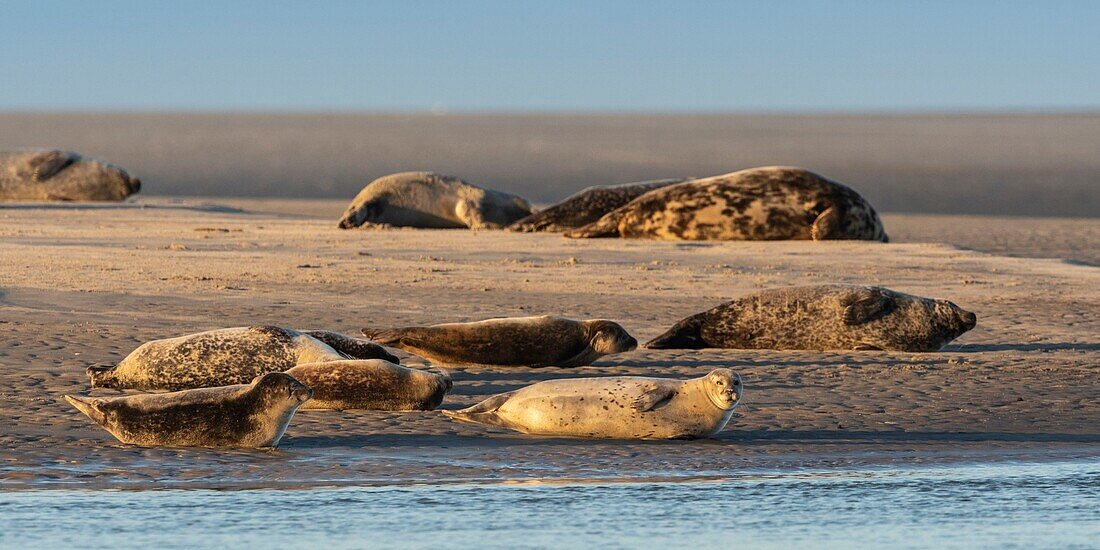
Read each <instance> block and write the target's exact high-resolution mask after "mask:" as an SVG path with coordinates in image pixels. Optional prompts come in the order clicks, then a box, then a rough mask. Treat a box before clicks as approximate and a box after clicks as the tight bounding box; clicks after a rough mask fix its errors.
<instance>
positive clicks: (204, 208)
mask: <svg viewBox="0 0 1100 550" xmlns="http://www.w3.org/2000/svg"><path fill="white" fill-rule="evenodd" d="M0 210H183V211H188V212H208V213H215V214H258V212H251V211H248V210H244V209H241V208H235V207H232V206H225V205H221V204H155V203H154V204H150V203H142V202H13V203H0Z"/></svg>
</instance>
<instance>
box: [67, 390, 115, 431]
mask: <svg viewBox="0 0 1100 550" xmlns="http://www.w3.org/2000/svg"><path fill="white" fill-rule="evenodd" d="M65 401H68V402H69V404H70V405H72V406H73V407H76V410H78V411H80V412H82V413H84V416H87V417H88V418H91V419H92V421H93V422H95V423H96V424H99V425H103V423H104V422H106V420H107V417H106V416H105V415H104V414H103V411H100V410H99V407H98V406H97V405H98V400H97V399H93V398H91V397H77V396H75V395H66V396H65Z"/></svg>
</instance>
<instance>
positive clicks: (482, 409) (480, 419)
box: [442, 391, 519, 429]
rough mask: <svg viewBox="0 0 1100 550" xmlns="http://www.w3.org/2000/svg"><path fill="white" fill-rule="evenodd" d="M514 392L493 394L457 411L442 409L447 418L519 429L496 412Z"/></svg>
mask: <svg viewBox="0 0 1100 550" xmlns="http://www.w3.org/2000/svg"><path fill="white" fill-rule="evenodd" d="M515 393H516V392H514V391H510V392H507V393H501V394H498V395H494V396H492V397H490V398H488V399H486V400H484V401H482V402H481V403H478V404H477V405H474V406H472V407H468V408H465V409H461V410H457V411H448V410H444V411H442V412H443V414H444V415H446V416H447V418H450V419H452V420H458V421H461V422H470V423H472V424H486V425H489V426H503V427H505V428H512V429H519V428H517V427H516V426H515V424H513V423H512V422H511V421H510V420H508V419H506V418H504V417H502V416H500V415H499V414H497V410H498V409H500V407H502V406H503V405H504V404H505V403H507V402H508V400H509V399H511V398H512V396H513V395H515Z"/></svg>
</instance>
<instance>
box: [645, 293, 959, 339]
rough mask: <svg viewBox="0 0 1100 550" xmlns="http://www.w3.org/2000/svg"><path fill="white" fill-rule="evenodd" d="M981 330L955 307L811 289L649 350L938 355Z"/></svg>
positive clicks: (691, 329)
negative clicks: (927, 353) (913, 353)
mask: <svg viewBox="0 0 1100 550" xmlns="http://www.w3.org/2000/svg"><path fill="white" fill-rule="evenodd" d="M976 323H977V317H976V316H975V315H974V314H973V313H971V312H969V311H966V310H964V309H962V308H960V307H959V306H957V305H955V304H953V303H951V302H949V301H947V300H934V299H931V298H921V297H919V296H912V295H910V294H903V293H901V292H895V291H893V290H889V289H885V288H881V287H874V286H855V285H817V286H803V287H791V288H777V289H771V290H765V291H763V292H758V293H755V294H750V295H748V296H745V297H743V298H738V299H736V300H733V301H732V302H729V303H726V304H722V305H720V306H718V307H715V308H714V309H711V310H708V311H704V312H703V313H699V314H697V315H692V316H691V317H688V318H686V319H684V320H682V321H680V322H678V323H676V325H675V326H673V327H672V328H671V329H669V331H668V332H666V333H664V334H662V335H661V336H658V337H657V338H654V339H653V340H652V341H650V342H649V343H647V344H646V347H647V348H650V349H702V348H734V349H778V350H790V349H804V350H891V351H936V350H938V349H940V348H942V347H943V346H945V345H947V343H948V342H950V341H952V340H954V339H955V338H958V337H959V336H960V335H962V334H963V333H964V332H966V331H968V330H970V329H972V328H974V325H975V324H976Z"/></svg>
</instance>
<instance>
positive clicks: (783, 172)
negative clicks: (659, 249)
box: [565, 167, 887, 242]
mask: <svg viewBox="0 0 1100 550" xmlns="http://www.w3.org/2000/svg"><path fill="white" fill-rule="evenodd" d="M565 236H566V237H572V238H595V237H624V238H631V239H658V240H670V241H704V240H716V241H749V240H799V239H801V240H808V239H813V240H815V241H820V240H826V239H860V240H872V241H883V242H885V241H886V240H887V238H886V232H885V230H884V229H883V227H882V221H881V220H879V217H878V214H877V213H876V212H875V209H874V208H872V207H871V205H870V204H869V203H868V202H867V201H866V200H864V199H863V197H861V196H860V195H859V193H856V192H855V191H853V190H852V189H850V188H848V187H846V186H844V185H841V184H839V183H836V182H834V181H830V180H828V179H825V178H824V177H821V176H819V175H817V174H814V173H813V172H809V171H806V170H803V169H801V168H790V167H767V168H753V169H751V170H742V171H740V172H733V173H731V174H725V175H722V176H714V177H711V178H702V179H696V180H690V181H686V182H684V183H680V184H676V185H671V186H668V187H662V188H660V189H656V190H654V191H650V192H648V193H646V194H644V195H642V196H640V197H638V198H636V199H634V200H633V201H631V202H630V203H629V204H627V205H625V206H623V207H621V208H618V209H616V210H614V211H612V212H610V213H608V214H607V215H605V216H604V217H602V218H600V219H599V220H598V221H596V222H593V223H591V224H588V225H586V226H584V227H581V228H580V229H576V230H573V231H569V232H566V233H565Z"/></svg>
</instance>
